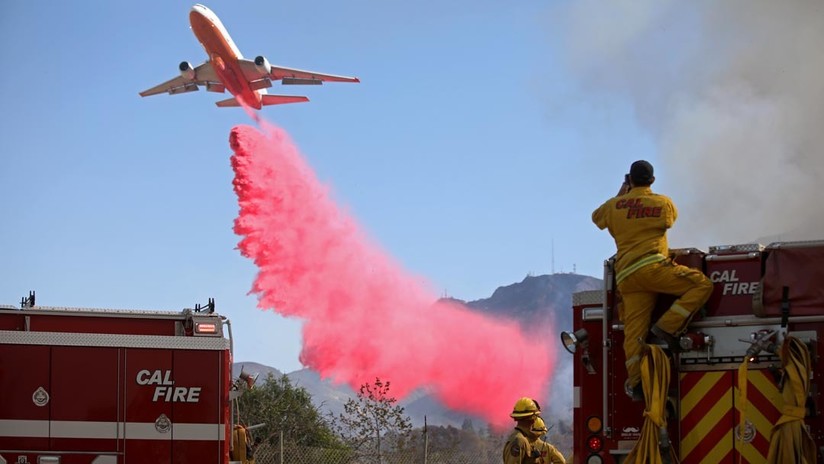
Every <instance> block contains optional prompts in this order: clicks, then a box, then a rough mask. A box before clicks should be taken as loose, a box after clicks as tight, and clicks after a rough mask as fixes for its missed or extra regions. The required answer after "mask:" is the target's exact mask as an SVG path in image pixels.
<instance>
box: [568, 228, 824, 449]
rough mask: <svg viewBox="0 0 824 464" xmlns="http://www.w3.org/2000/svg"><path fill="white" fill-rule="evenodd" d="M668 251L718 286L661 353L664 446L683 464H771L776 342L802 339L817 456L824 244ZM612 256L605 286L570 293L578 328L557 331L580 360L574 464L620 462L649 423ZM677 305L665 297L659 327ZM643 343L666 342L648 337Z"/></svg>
mask: <svg viewBox="0 0 824 464" xmlns="http://www.w3.org/2000/svg"><path fill="white" fill-rule="evenodd" d="M671 258H672V259H673V260H674V261H675V262H676V263H679V264H683V265H685V266H689V267H692V268H696V269H700V270H702V271H703V272H704V273H705V275H707V276H708V277H709V278H710V280H711V281H712V282H713V285H714V288H713V293H712V296H711V297H710V299H709V301H708V302H707V303H706V305H705V307H704V308H702V309H701V310H700V311H699V312H698V313H697V314H696V315H695V316H694V317H693V319H692V320H691V321H690V324H689V325H688V327H687V330H686V332H685V333H684V334H683V335H682V336H681V337H680V340H679V342H680V350H672V351H664V352H665V353H666V354H667V355H668V358H669V366H670V370H671V376H670V383H669V386H668V391H667V400H666V404H667V406H666V411H667V416H668V417H667V425H666V427H665V428H664V427H662V430H661V432H662V435H661V443H660V446H662V447H663V446H667V445H668V446H671V447H672V451H673V454H674V456H676V457H677V459H678V460H679V461H680V462H681V463H682V464H696V463H702V464H704V463H729V464H734V463H735V464H737V463H740V462H747V463H752V464H755V463H764V462H766V461H767V455H768V451H769V447H770V437H771V431H772V430H773V427H774V426H775V424H776V422H777V421H778V420H779V418H780V417H782V408H783V406H784V404H783V399H782V392H781V383H782V379H783V377H782V369H781V368H782V364H781V362H780V361H781V359H780V358H779V356H777V354H776V353H777V351H778V350H777V348H778V347H779V346H780V345H781V343H782V340H784V339H789V337H794V338H795V339H797V340H800V342H801V343H803V345H804V346H806V347H807V349H808V351H809V357H810V359H811V363H810V365H811V368H810V369H808V372H806V373H805V375H806V376H808V378H809V382H810V384H809V392H808V395H807V397H806V404H803V405H802V407H803V409H802V411H801V414H800V416H801V417H804V427H806V429H807V431H808V432H809V433H810V435H811V436H812V438H813V440H814V442H815V448H816V450H817V452H818V454H819V456H818V460H819V462H821V459H822V458H821V450H822V446H824V416H822V411H821V408H822V406H824V403H823V402H824V396H822V395H824V379H822V374H824V369H821V368H820V366H821V359H822V356H823V355H824V345H823V344H821V343H818V339H819V337H820V336H821V335H822V333H823V332H822V331H824V241H807V242H780V243H772V244H770V245H768V246H762V245H760V244H741V245H724V246H713V247H709V250H708V251H706V252H705V251H702V250H699V249H695V248H688V249H677V250H671ZM613 260H614V257H613V258H611V259H609V260H606V261H605V262H604V288H603V289H602V290H596V291H585V292H579V293H576V294H574V295H573V324H574V328H573V329H574V330H573V331H571V332H563V333H562V334H561V340H562V342H563V344H564V347H565V348H566V349H567V351H570V352H571V353H572V354H573V356H574V373H573V384H574V385H573V388H574V390H573V401H574V405H573V406H574V409H573V416H574V417H573V420H574V427H573V435H574V437H573V439H574V444H573V452H574V462H575V463H576V464H583V463H586V464H599V463H618V464H620V463H622V462H624V460H625V458H626V457H627V455H628V454H629V453H630V450H631V449H632V448H633V447H635V446H636V444H637V443H638V441H639V439H640V435H641V430H642V425H643V423H644V420H645V419H644V410H645V407H646V405H645V402H644V401H640V402H638V401H632V400H631V399H630V397H629V396H628V394H627V392H626V387H625V381H626V378H627V373H626V368H625V366H624V361H625V359H624V353H623V342H624V335H623V326H622V324H621V321H620V320H619V317H618V314H619V305H620V304H621V303H620V295H619V294H618V293H617V292H616V291H615V288H616V285H615V274H614V272H613V264H614V261H613ZM673 300H674V297H672V296H667V295H660V296H659V297H658V302H657V305H656V309H655V312H654V313H653V315H652V321H653V322H654V321H655V320H657V318H658V317H659V316H660V315H661V314H662V313H663V312H664V311H665V310H666V309H667V308H668V307H669V305H670V304H671V303H672V302H673ZM647 343H650V344H659V346H662V347H664V346H666V344H665V343H663V342H660V341H658V340H656V339H655V338H654V337H652V336H650V338H649V339H648V340H647ZM673 351H674V352H673ZM678 351H680V352H678ZM745 361H746V363H747V364H746V365H745V367H744V369H741V367H742V364H744V362H745ZM742 374H743V375H744V376H746V377H745V378H744V379H741V378H740V376H741V375H742ZM741 381H743V383H741ZM740 386H744V388H743V390H744V392H743V393H744V395H742V392H741V391H740V390H741V388H739V387H740ZM742 410H744V411H745V414H744V415H743V417H742ZM742 418H743V420H742ZM662 454H664V453H662ZM665 462H666V461H665Z"/></svg>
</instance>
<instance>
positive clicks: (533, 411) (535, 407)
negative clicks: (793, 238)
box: [509, 396, 541, 419]
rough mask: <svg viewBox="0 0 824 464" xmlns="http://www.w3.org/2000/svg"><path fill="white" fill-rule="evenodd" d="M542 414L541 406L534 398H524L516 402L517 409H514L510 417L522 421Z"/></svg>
mask: <svg viewBox="0 0 824 464" xmlns="http://www.w3.org/2000/svg"><path fill="white" fill-rule="evenodd" d="M540 414H541V406H540V405H539V404H538V402H537V401H535V400H533V399H532V398H528V397H526V396H525V397H523V398H521V399H519V400H518V401H516V402H515V407H514V408H512V414H510V415H509V417H511V418H513V419H520V418H524V417H530V416H534V415H540Z"/></svg>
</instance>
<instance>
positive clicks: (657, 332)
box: [649, 325, 683, 353]
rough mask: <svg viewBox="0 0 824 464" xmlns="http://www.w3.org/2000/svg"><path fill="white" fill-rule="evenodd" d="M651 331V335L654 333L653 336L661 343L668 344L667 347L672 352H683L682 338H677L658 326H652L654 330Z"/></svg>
mask: <svg viewBox="0 0 824 464" xmlns="http://www.w3.org/2000/svg"><path fill="white" fill-rule="evenodd" d="M649 331H650V333H652V335H654V336H655V337H657V338H658V339H660V340H661V341H663V342H666V344H667V347H668V348H669V350H670V352H672V353H680V352H681V351H683V350H682V349H681V339H680V337H676V336H675V335H672V334H670V333H668V332H666V331H664V330H663V329H661V328H660V327H658V326H657V325H654V326H652V328H651V329H650V330H649Z"/></svg>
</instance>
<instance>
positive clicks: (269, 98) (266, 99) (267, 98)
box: [260, 94, 309, 106]
mask: <svg viewBox="0 0 824 464" xmlns="http://www.w3.org/2000/svg"><path fill="white" fill-rule="evenodd" d="M260 97H261V103H262V104H263V106H269V105H283V104H285V103H302V102H308V101H309V99H308V98H306V97H304V96H298V95H269V94H266V95H261V96H260Z"/></svg>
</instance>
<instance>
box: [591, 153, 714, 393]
mask: <svg viewBox="0 0 824 464" xmlns="http://www.w3.org/2000/svg"><path fill="white" fill-rule="evenodd" d="M654 181H655V176H653V168H652V165H651V164H650V163H649V162H647V161H644V160H639V161H636V162H634V163H632V166H631V167H630V170H629V174H627V175H625V176H624V183H623V185H621V189H620V190H619V191H618V195H617V196H615V197H613V198H610V199H609V200H607V201H606V202H604V204H602V205H601V206H599V207H598V209H596V210H595V211H594V212H593V213H592V221H593V222H594V223H595V225H596V226H598V228H599V229H605V228H606V229H608V230H609V233H610V235H612V237H613V239H615V245H616V247H617V249H618V251H617V254H616V258H615V281H616V283H617V286H618V292H619V293H620V294H621V296H622V298H623V306H622V308H623V310H622V311H619V317H620V319H621V321H622V322H623V323H624V356H625V362H626V368H627V374H628V378H627V382H626V385H625V386H626V389H627V394H628V395H630V396H631V397H632V398H633V399H634V400H637V401H640V400H643V391H642V389H641V368H640V360H641V355H642V353H643V351H644V347H645V346H646V345H645V340H646V337H647V331H650V332H652V334H653V335H654V336H655V337H657V338H659V339H661V340H663V341H665V342H666V343H667V345H668V346H669V348H670V350H672V351H673V352H676V351H679V343H678V339H679V336H680V334H681V333H682V332H683V330H684V328H685V327H686V325H687V323H688V322H689V320H690V318H691V317H692V315H693V314H694V313H695V312H696V311H697V310H698V309H699V308H701V306H703V305H704V303H706V301H707V300H708V299H709V297H710V294H711V293H712V282H711V281H710V280H709V279H708V278H707V277H706V276H705V275H704V273H703V272H701V271H699V270H696V269H692V268H689V267H686V266H681V265H678V264H675V263H674V262H673V261H672V260H671V259H670V258H669V248H668V246H667V229H669V228H670V227H672V225H673V223H674V222H675V219H676V217H677V216H678V211H677V210H676V209H675V205H674V204H673V203H672V200H670V199H669V198H668V197H666V196H664V195H658V194H655V193H652V190H651V189H650V186H651V185H652V183H653V182H654ZM659 293H664V294H668V295H674V296H676V297H677V298H678V299H676V300H675V302H674V303H673V304H672V305H671V306H670V308H669V309H668V310H667V312H665V313H664V314H663V315H662V316H661V317H660V318H659V319H658V321H656V323H655V325H653V326H652V327H651V328H650V322H651V316H652V311H653V309H654V306H655V300H656V298H657V295H658V294H659Z"/></svg>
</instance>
